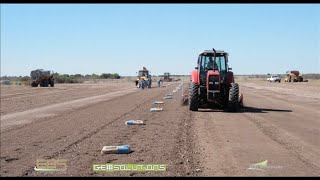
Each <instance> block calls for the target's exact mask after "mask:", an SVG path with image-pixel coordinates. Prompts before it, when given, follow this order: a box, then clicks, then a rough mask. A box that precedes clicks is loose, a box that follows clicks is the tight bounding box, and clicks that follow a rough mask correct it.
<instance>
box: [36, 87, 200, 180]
mask: <svg viewBox="0 0 320 180" xmlns="http://www.w3.org/2000/svg"><path fill="white" fill-rule="evenodd" d="M164 94H165V93H161V94H160V96H156V97H153V98H152V99H150V98H149V100H148V101H149V102H148V103H147V104H143V105H142V106H141V107H139V108H138V109H136V110H135V111H133V112H131V113H129V114H127V119H126V118H125V117H122V120H121V121H114V122H113V125H112V126H111V127H108V128H106V129H104V130H101V131H100V132H99V133H97V134H95V135H94V136H92V137H90V138H88V139H86V140H84V141H82V142H81V143H79V144H78V147H74V148H72V149H69V150H68V151H67V152H65V153H63V154H62V155H61V156H60V158H64V159H68V160H69V161H70V163H69V164H68V171H67V172H65V173H61V174H56V175H57V176H59V175H67V176H70V175H80V176H88V175H90V176H167V175H171V176H185V175H192V174H194V173H195V172H192V170H191V169H194V168H193V158H192V148H191V147H189V146H188V145H189V144H190V138H189V137H188V136H189V135H188V134H187V132H188V131H187V130H188V128H186V126H184V124H185V123H186V122H188V121H190V120H189V119H188V116H185V114H186V109H185V108H182V107H181V106H180V104H179V102H180V100H181V99H180V98H181V97H180V96H179V94H176V95H175V96H174V99H172V100H166V101H165V104H164V105H161V107H163V108H164V111H163V112H155V113H152V112H149V111H148V110H149V108H150V107H152V102H153V101H155V100H161V99H162V98H163V96H164ZM177 105H178V106H177ZM177 114H178V115H177ZM128 118H130V119H142V120H144V122H145V123H146V125H145V126H131V127H128V126H126V125H124V122H125V120H128ZM120 119H121V118H120ZM120 119H119V120H120ZM105 137H108V138H107V139H106V138H105ZM122 144H130V145H131V147H132V149H133V150H134V152H133V153H131V154H128V155H117V154H109V155H100V154H99V151H100V150H101V148H102V146H104V145H122ZM182 154H184V155H182ZM80 157H81V158H80ZM106 162H112V163H164V164H167V165H168V171H167V172H157V173H153V172H139V173H137V172H131V173H130V172H121V173H119V172H118V173H117V172H114V173H101V172H100V173H97V172H93V171H92V164H94V163H106ZM33 175H34V174H33Z"/></svg>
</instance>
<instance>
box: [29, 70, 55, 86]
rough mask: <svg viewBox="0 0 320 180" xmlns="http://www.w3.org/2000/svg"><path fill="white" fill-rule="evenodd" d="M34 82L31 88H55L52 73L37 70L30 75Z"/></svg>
mask: <svg viewBox="0 0 320 180" xmlns="http://www.w3.org/2000/svg"><path fill="white" fill-rule="evenodd" d="M30 76H31V79H32V82H31V87H38V85H39V84H40V87H49V85H50V86H51V87H54V76H53V73H52V72H51V71H47V70H43V69H36V70H33V71H31V73H30Z"/></svg>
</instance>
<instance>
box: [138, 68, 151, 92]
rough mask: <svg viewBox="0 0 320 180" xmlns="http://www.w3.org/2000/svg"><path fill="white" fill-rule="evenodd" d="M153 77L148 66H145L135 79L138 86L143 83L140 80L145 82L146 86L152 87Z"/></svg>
mask: <svg viewBox="0 0 320 180" xmlns="http://www.w3.org/2000/svg"><path fill="white" fill-rule="evenodd" d="M150 80H151V77H150V74H149V71H148V70H147V68H145V67H143V69H142V70H139V73H138V77H137V79H136V80H135V83H136V86H137V87H139V88H140V86H141V84H140V83H139V81H143V82H144V87H149V88H150V87H151V81H150Z"/></svg>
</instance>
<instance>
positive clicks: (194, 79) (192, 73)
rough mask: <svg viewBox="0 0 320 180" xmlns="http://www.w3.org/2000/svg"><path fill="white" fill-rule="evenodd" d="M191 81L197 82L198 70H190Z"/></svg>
mask: <svg viewBox="0 0 320 180" xmlns="http://www.w3.org/2000/svg"><path fill="white" fill-rule="evenodd" d="M191 81H192V82H193V83H195V84H199V74H198V70H196V69H195V70H193V71H192V72H191Z"/></svg>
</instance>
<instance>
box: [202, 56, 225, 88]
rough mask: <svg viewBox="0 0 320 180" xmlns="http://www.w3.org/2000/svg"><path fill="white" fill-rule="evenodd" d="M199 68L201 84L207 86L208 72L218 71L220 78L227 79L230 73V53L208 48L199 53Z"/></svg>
mask: <svg viewBox="0 0 320 180" xmlns="http://www.w3.org/2000/svg"><path fill="white" fill-rule="evenodd" d="M198 69H199V75H200V85H203V86H206V83H207V82H206V80H207V74H208V72H212V71H213V72H217V73H214V74H219V76H220V79H221V80H222V81H225V80H226V78H227V74H228V70H229V69H228V53H227V52H225V51H216V53H215V52H214V51H213V50H206V51H204V52H202V53H200V54H199V57H198Z"/></svg>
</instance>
